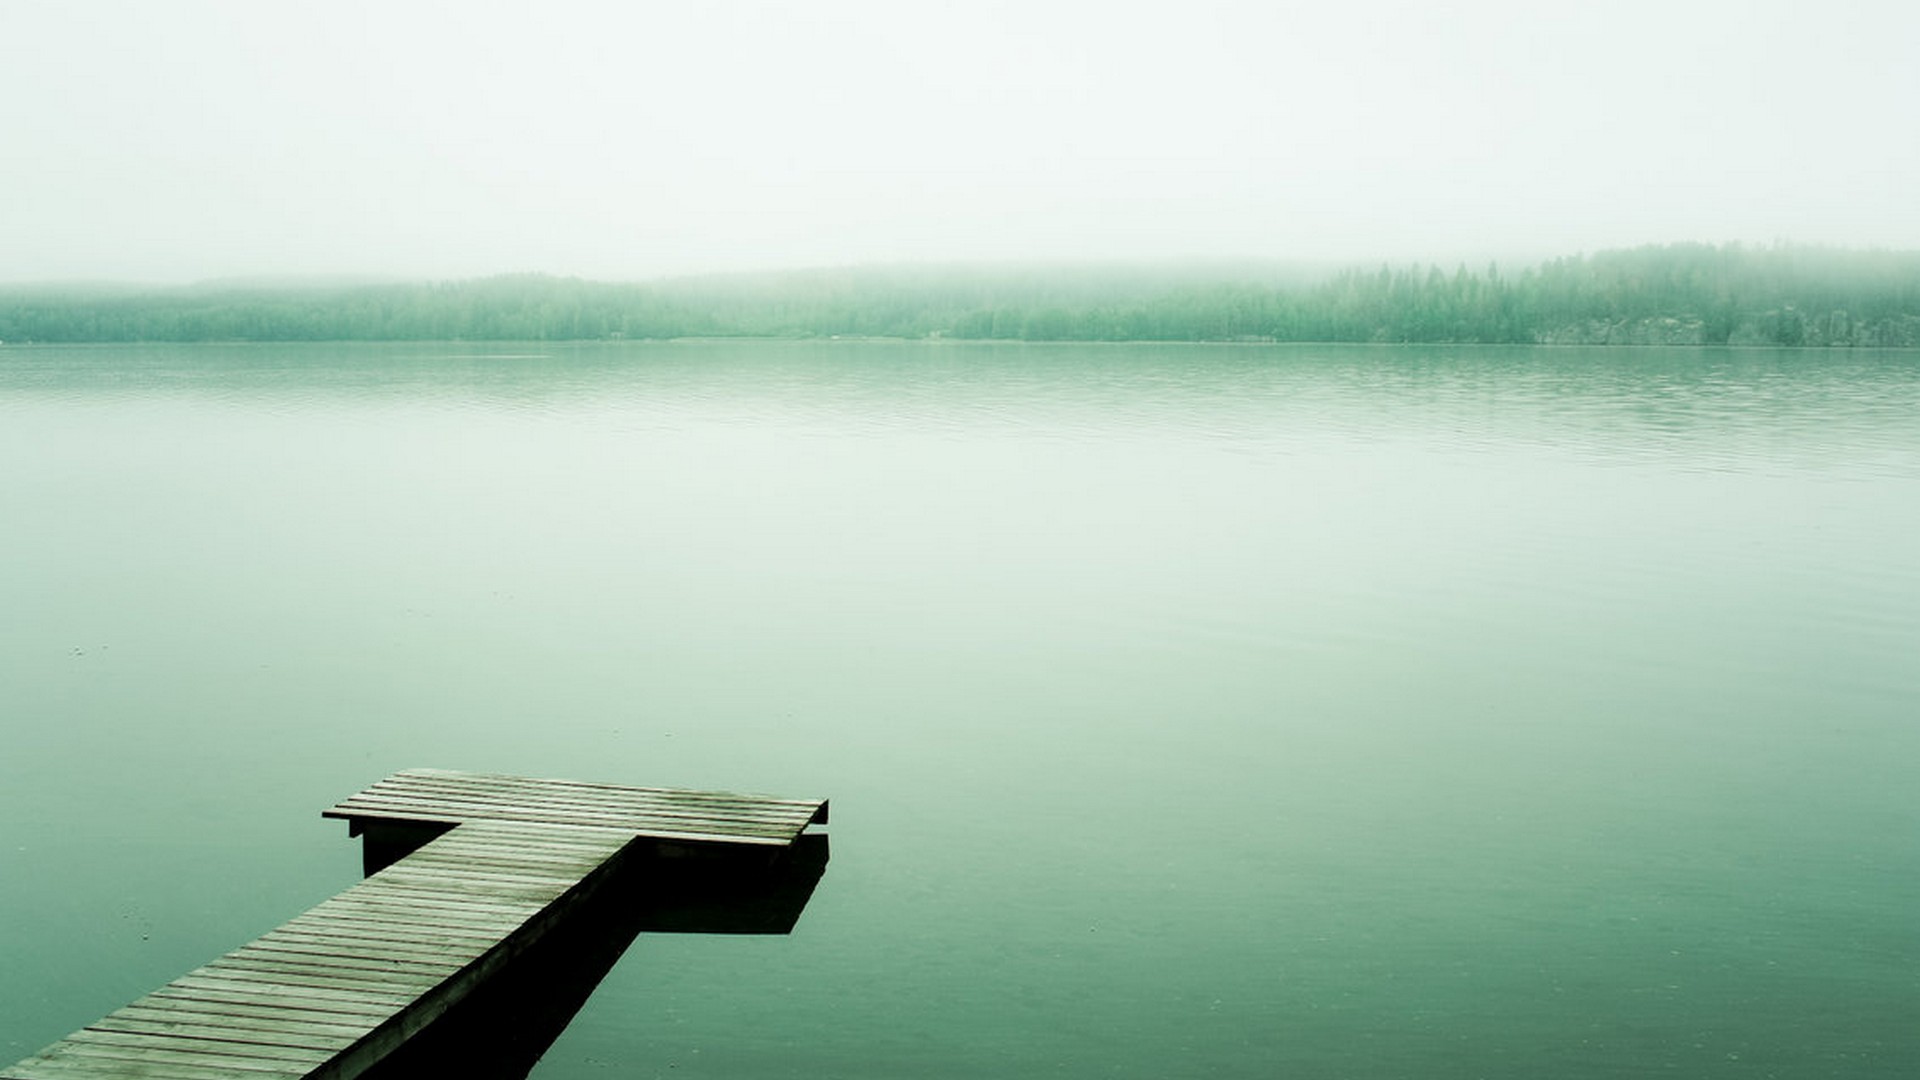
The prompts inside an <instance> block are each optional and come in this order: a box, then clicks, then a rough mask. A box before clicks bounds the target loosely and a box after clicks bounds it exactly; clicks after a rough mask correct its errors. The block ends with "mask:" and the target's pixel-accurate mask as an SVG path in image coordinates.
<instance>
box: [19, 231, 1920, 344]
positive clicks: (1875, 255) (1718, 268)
mask: <svg viewBox="0 0 1920 1080" xmlns="http://www.w3.org/2000/svg"><path fill="white" fill-rule="evenodd" d="M707 339H729V340H745V339H767V340H814V341H823V340H824V341H833V340H840V341H859V340H892V341H929V342H936V341H944V342H952V341H968V342H976V341H977V342H999V343H1027V344H1032V343H1067V342H1078V343H1137V344H1148V343H1171V342H1203V343H1216V344H1343V343H1345V344H1431V345H1439V344H1463V345H1511V344H1518V345H1602V346H1630V345H1658V346H1720V345H1732V346H1743V345H1753V346H1779V345H1784V346H1810V347H1838V348H1914V347H1920V253H1916V252H1884V251H1843V250H1833V249H1825V248H1797V247H1787V246H1779V247H1770V248H1745V247H1741V246H1737V245H1729V246H1724V247H1715V246H1711V245H1669V246H1663V247H1646V248H1635V249H1631V250H1623V251H1613V252H1602V253H1599V254H1596V255H1591V256H1576V257H1572V258H1567V259H1557V260H1553V261H1550V262H1546V263H1542V264H1540V265H1538V266H1531V267H1526V268H1524V269H1522V270H1520V271H1519V272H1518V273H1506V272H1503V271H1502V270H1501V269H1500V268H1499V267H1497V266H1493V265H1489V266H1486V267H1484V268H1479V269H1469V268H1467V267H1465V266H1459V267H1456V268H1454V269H1452V270H1445V269H1442V268H1440V267H1433V266H1425V267H1422V266H1412V267H1404V268H1399V269H1395V268H1392V267H1381V268H1379V269H1377V270H1369V271H1362V270H1346V271H1341V272H1338V273H1332V274H1327V275H1323V276H1321V277H1319V278H1316V279H1311V280H1301V279H1298V278H1288V277H1286V276H1285V275H1280V274H1277V273H1276V274H1271V275H1264V276H1263V275H1261V274H1259V273H1258V272H1256V271H1252V270H1248V269H1246V268H1238V269H1235V270H1232V271H1221V270H1205V269H1194V268H1178V267H1169V268H1160V269H1155V268H1151V267H1139V266H1113V267H1098V266H1091V267H1082V268H1075V269H1066V268H1045V267H1040V268H1026V269H1022V268H1018V267H1014V268H1005V267H1002V268H967V267H914V266H907V267H878V268H864V269H847V270H816V271H798V272H792V273H784V274H741V275H728V276H718V277H703V278H688V279H679V280H672V281H661V282H653V283H647V284H617V283H608V282H594V281H585V280H580V279H574V278H552V277H543V276H538V275H518V276H510V277H496V278H484V279H477V280H470V281H456V282H415V283H375V284H342V285H323V286H297V287H295V286H288V287H262V286H222V285H212V286H188V287H175V288H159V289H141V288H130V287H106V286H94V287H89V286H79V285H64V286H14V287H0V342H8V343H29V342H31V343H41V344H79V343H136V342H155V343H160V342H176V343H188V342H191V343H213V342H281V343H287V342H300V341H315V342H318V341H331V342H346V341H364V342H375V341H392V342H409V341H410V342H427V341H438V342H454V341H476V342H477V341H488V342H584V341H640V340H655V341H674V340H707Z"/></svg>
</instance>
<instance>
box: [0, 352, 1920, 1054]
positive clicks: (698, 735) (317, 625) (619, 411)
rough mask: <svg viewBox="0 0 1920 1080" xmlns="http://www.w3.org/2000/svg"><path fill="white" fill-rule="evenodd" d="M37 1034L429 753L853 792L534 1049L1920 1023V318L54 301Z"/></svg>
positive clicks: (21, 377)
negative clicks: (111, 319) (1754, 337)
mask: <svg viewBox="0 0 1920 1080" xmlns="http://www.w3.org/2000/svg"><path fill="white" fill-rule="evenodd" d="M0 736H3V738H0V971H3V972H5V973H6V977H5V978H4V979H0V1064H4V1063H5V1062H6V1061H11V1060H13V1059H14V1058H16V1057H20V1056H24V1055H26V1054H28V1053H31V1052H32V1051H34V1050H36V1049H38V1048H39V1047H40V1046H41V1045H43V1044H45V1043H47V1042H50V1041H52V1040H54V1039H55V1038H58V1037H60V1036H61V1035H64V1034H65V1033H66V1032H68V1031H69V1030H72V1029H74V1028H76V1027H79V1026H81V1025H82V1024H85V1023H86V1022H88V1021H90V1020H92V1019H94V1018H95V1017H97V1016H99V1015H101V1014H104V1013H106V1012H108V1011H110V1010H112V1009H114V1008H116V1007H118V1006H120V1005H122V1004H124V1003H126V1002H127V1001H129V1000H131V999H132V998H134V997H136V996H138V995H140V994H141V993H144V992H145V991H147V990H149V989H151V988H153V987H154V986H157V985H159V984H161V983H163V982H166V981H167V980H169V979H171V978H173V977H175V976H177V975H179V974H181V973H183V972H185V971H186V970H188V969H189V968H192V967H194V966H197V965H198V964H200V963H202V962H204V961H206V960H208V959H211V958H212V957H213V956H215V955H217V954H218V953H220V952H223V951H225V950H227V949H229V948H232V947H234V946H236V945H238V944H240V943H242V942H244V941H245V940H247V939H249V938H251V937H253V936H254V935H256V934H258V933H261V932H263V931H264V930H266V929H268V928H270V927H271V926H273V925H276V924H277V923H279V922H281V921H283V920H285V919H286V918H289V917H291V916H292V915H294V914H296V913H298V912H299V911H300V910H303V909H304V908H305V907H307V906H309V905H311V904H313V903H316V902H318V901H319V900H321V899H323V898H325V897H326V896H328V895H330V894H332V893H334V892H336V891H338V890H339V889H341V888H343V887H345V886H346V885H347V884H349V883H351V882H352V881H354V880H355V879H356V878H357V875H358V851H357V842H356V841H349V840H348V839H347V837H346V836H345V829H344V826H342V825H341V824H340V823H337V822H325V821H322V820H321V819H320V818H319V816H318V813H319V811H320V809H321V808H323V807H325V806H327V805H328V804H330V803H332V802H333V801H335V800H336V799H338V798H339V797H341V796H344V795H346V794H348V793H350V792H351V791H353V790H355V789H357V788H359V787H361V786H362V785H364V784H366V783H368V782H370V781H372V780H374V779H376V778H377V777H379V776H382V775H384V774H386V773H388V772H391V771H393V770H395V769H398V768H403V767H407V766H414V765H433V766H441V767H447V768H464V769H479V770H490V771H505V772H519V773H526V774H531V775H545V776H562V777H580V778H588V779H605V780H613V781H620V782H629V783H643V784H663V785H673V786H692V787H719V788H730V789H736V790H748V791H764V792H770V793H774V794H788V795H823V796H828V797H831V798H832V799H833V826H832V828H831V829H830V832H831V834H832V835H833V838H834V841H833V842H834V860H833V864H832V866H831V867H830V868H829V870H828V872H827V875H826V878H825V879H824V880H823V882H822V883H821V885H820V887H819V890H818V891H817V892H816V894H815V896H814V900H813V903H812V906H811V907H810V908H809V910H808V911H807V913H806V915H805V916H804V917H803V918H802V920H801V923H800V926H799V928H798V930H797V931H796V932H795V933H794V934H793V935H792V936H791V937H788V938H729V937H702V936H666V935H648V936H643V937H642V938H641V939H640V940H639V941H638V942H637V943H636V944H635V946H634V947H633V949H632V950H631V951H630V952H629V953H628V954H627V956H626V958H625V959H624V960H623V961H622V962H621V964H620V965H619V966H618V967H617V968H616V969H615V971H614V973H613V974H612V975H611V976H610V977H609V978H608V980H607V981H606V983H605V984H603V985H602V987H601V988H600V990H599V992H598V993H597V994H596V996H595V997H594V999H593V1000H592V1001H591V1002H590V1003H589V1004H588V1006H587V1008H586V1009H585V1010H584V1011H583V1012H582V1013H581V1015H580V1017H579V1018H578V1020H577V1021H576V1022H575V1024H574V1025H573V1027H572V1028H571V1029H570V1030H569V1031H568V1033H567V1034H566V1035H565V1036H564V1037H563V1038H562V1039H561V1041H560V1042H559V1043H557V1044H556V1045H555V1046H554V1047H553V1049H552V1051H551V1052H550V1053H549V1055H548V1057H547V1059H546V1060H545V1061H544V1062H543V1063H542V1064H541V1066H540V1067H539V1069H538V1070H537V1071H536V1073H535V1076H536V1077H540V1078H546V1080H566V1078H586V1077H613V1076H635V1077H648V1076H673V1077H676V1078H680V1080H697V1078H700V1077H712V1078H716V1080H720V1078H742V1077H823V1076H828V1077H888V1078H892V1077H898V1076H903V1075H910V1076H922V1077H977V1076H1039V1075H1045V1076H1058V1077H1095V1076H1098V1077H1166V1076H1223V1077H1265V1076H1274V1075H1285V1076H1296V1077H1356V1078H1401V1077H1405V1078H1434V1077H1511V1078H1516V1080H1518V1078H1528V1080H1533V1078H1539V1077H1576V1078H1584V1077H1625V1076H1644V1075H1651V1074H1667V1075H1676V1076H1686V1077H1901V1078H1906V1077H1911V1076H1914V1075H1916V1074H1920V775H1917V772H1916V762H1920V354H1914V353H1865V352H1862V353H1854V352H1838V351H1836V352H1798V351H1752V352H1743V351H1723V350H1619V351H1585V350H1558V351H1553V350H1527V349H1470V348H1457V349H1434V348H1419V347H1398V348H1338V347H1246V348H1239V347H1232V348H1228V347H1163V346H1153V347H1144V346H1143V347H1057V348H1055V347H990V346H980V347H970V346H950V347H942V346H928V345H885V344H864V343H862V344H852V343H849V344H753V343H749V344H739V343H713V344H705V343H695V344H674V345H651V344H634V345H618V346H613V345H602V346H559V347H555V346H512V347H500V346H486V345H458V344H454V345H387V346H360V345H354V346H336V345H320V346H301V347H281V346H223V347H143V348H125V347H92V348H15V347H8V348H5V349H3V350H0Z"/></svg>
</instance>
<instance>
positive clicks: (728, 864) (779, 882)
mask: <svg viewBox="0 0 1920 1080" xmlns="http://www.w3.org/2000/svg"><path fill="white" fill-rule="evenodd" d="M827 849H828V845H827V838H826V836H824V835H806V836H802V837H800V838H799V840H798V841H797V842H796V843H795V845H794V847H793V849H792V850H791V851H788V852H784V853H782V856H781V857H780V858H779V859H778V860H777V861H775V862H772V863H769V862H768V861H766V856H765V855H764V854H763V853H760V852H752V853H749V854H746V855H742V856H727V855H714V854H706V853H683V854H682V855H681V856H680V857H674V856H672V855H669V854H664V853H661V854H652V855H642V856H637V857H633V858H629V859H627V860H626V861H624V862H623V863H622V864H621V865H620V866H619V867H617V868H616V869H615V870H614V872H613V874H612V875H611V876H610V877H609V878H608V880H607V881H606V882H605V883H604V884H603V885H602V886H601V887H600V888H599V889H598V890H597V891H596V892H595V893H594V894H593V896H592V897H590V898H589V899H588V900H587V901H586V902H585V903H583V904H581V905H580V907H579V908H577V909H576V910H575V911H574V912H573V913H572V914H571V915H570V916H569V917H568V918H566V919H565V920H563V921H562V922H561V923H560V925H559V926H558V927H556V928H555V929H554V930H552V931H550V932H549V933H548V934H547V935H546V936H545V937H543V938H541V939H540V940H539V941H538V942H536V943H535V944H534V945H533V946H532V947H531V948H529V949H528V950H527V951H526V952H524V953H522V954H520V955H519V956H517V957H514V958H513V959H512V960H511V961H509V962H508V964H507V966H506V967H504V968H503V969H501V971H500V972H499V973H498V974H497V975H495V976H494V977H493V978H491V979H489V980H487V981H486V982H485V983H483V984H482V985H481V987H480V988H479V989H478V990H477V991H475V992H474V993H472V994H470V995H469V996H468V997H467V998H466V999H465V1000H464V1001H462V1002H461V1003H460V1004H459V1005H457V1006H455V1007H454V1008H453V1009H451V1010H449V1011H448V1012H447V1013H446V1014H445V1015H443V1016H441V1017H440V1018H439V1019H438V1020H436V1021H434V1022H433V1023H432V1024H430V1025H429V1026H428V1027H427V1028H426V1029H425V1030H423V1031H422V1032H420V1034H418V1035H416V1036H414V1037H413V1038H412V1039H410V1040H409V1041H408V1042H407V1043H406V1044H405V1045H404V1046H402V1047H401V1048H400V1049H399V1050H397V1051H395V1052H394V1053H392V1054H389V1055H388V1056H387V1057H386V1058H385V1059H384V1060H382V1061H381V1063H380V1064H379V1065H378V1066H376V1067H374V1068H373V1069H371V1070H369V1071H367V1072H365V1073H363V1074H361V1075H362V1076H363V1077H364V1078H365V1080H413V1078H417V1077H423V1076H459V1077H463V1078H472V1080H520V1078H522V1077H525V1076H526V1075H527V1073H528V1072H529V1071H531V1070H532V1068H533V1066H534V1065H535V1064H536V1063H537V1062H538V1061H539V1060H540V1057H541V1055H543V1054H545V1053H546V1052H547V1048H548V1047H550V1046H552V1045H553V1043H554V1041H555V1040H556V1039H558V1038H559V1037H560V1034H561V1033H562V1032H563V1031H565V1030H566V1028H567V1025H568V1023H570V1022H571V1021H572V1020H573V1017H574V1014H576V1013H578V1012H579V1011H580V1008H581V1006H583V1005H585V1004H586V1002H587V998H588V997H589V996H590V995H592V993H593V990H594V988H595V987H596V986H598V985H599V984H600V980H602V979H604V978H605V977H606V975H607V973H608V972H609V971H611V970H613V965H614V964H615V963H616V962H618V961H619V959H620V957H621V955H622V954H623V953H625V952H626V950H627V947H628V946H629V945H631V944H632V943H633V940H634V939H635V938H636V937H638V936H639V935H640V934H642V933H648V932H665V933H696V934H702V933H704V934H785V933H788V932H790V931H791V930H792V929H793V926H794V923H795V922H797V921H798V919H799V917H800V912H801V911H802V910H803V909H804V908H805V907H806V904H807V900H808V899H809V898H810V897H811V896H812V895H813V888H814V886H815V885H816V884H818V883H819V880H820V876H821V874H822V873H824V872H825V870H826V865H827V854H828V850H827ZM741 989H742V991H743V992H745V991H746V990H747V989H749V988H747V987H742V988H741Z"/></svg>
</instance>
